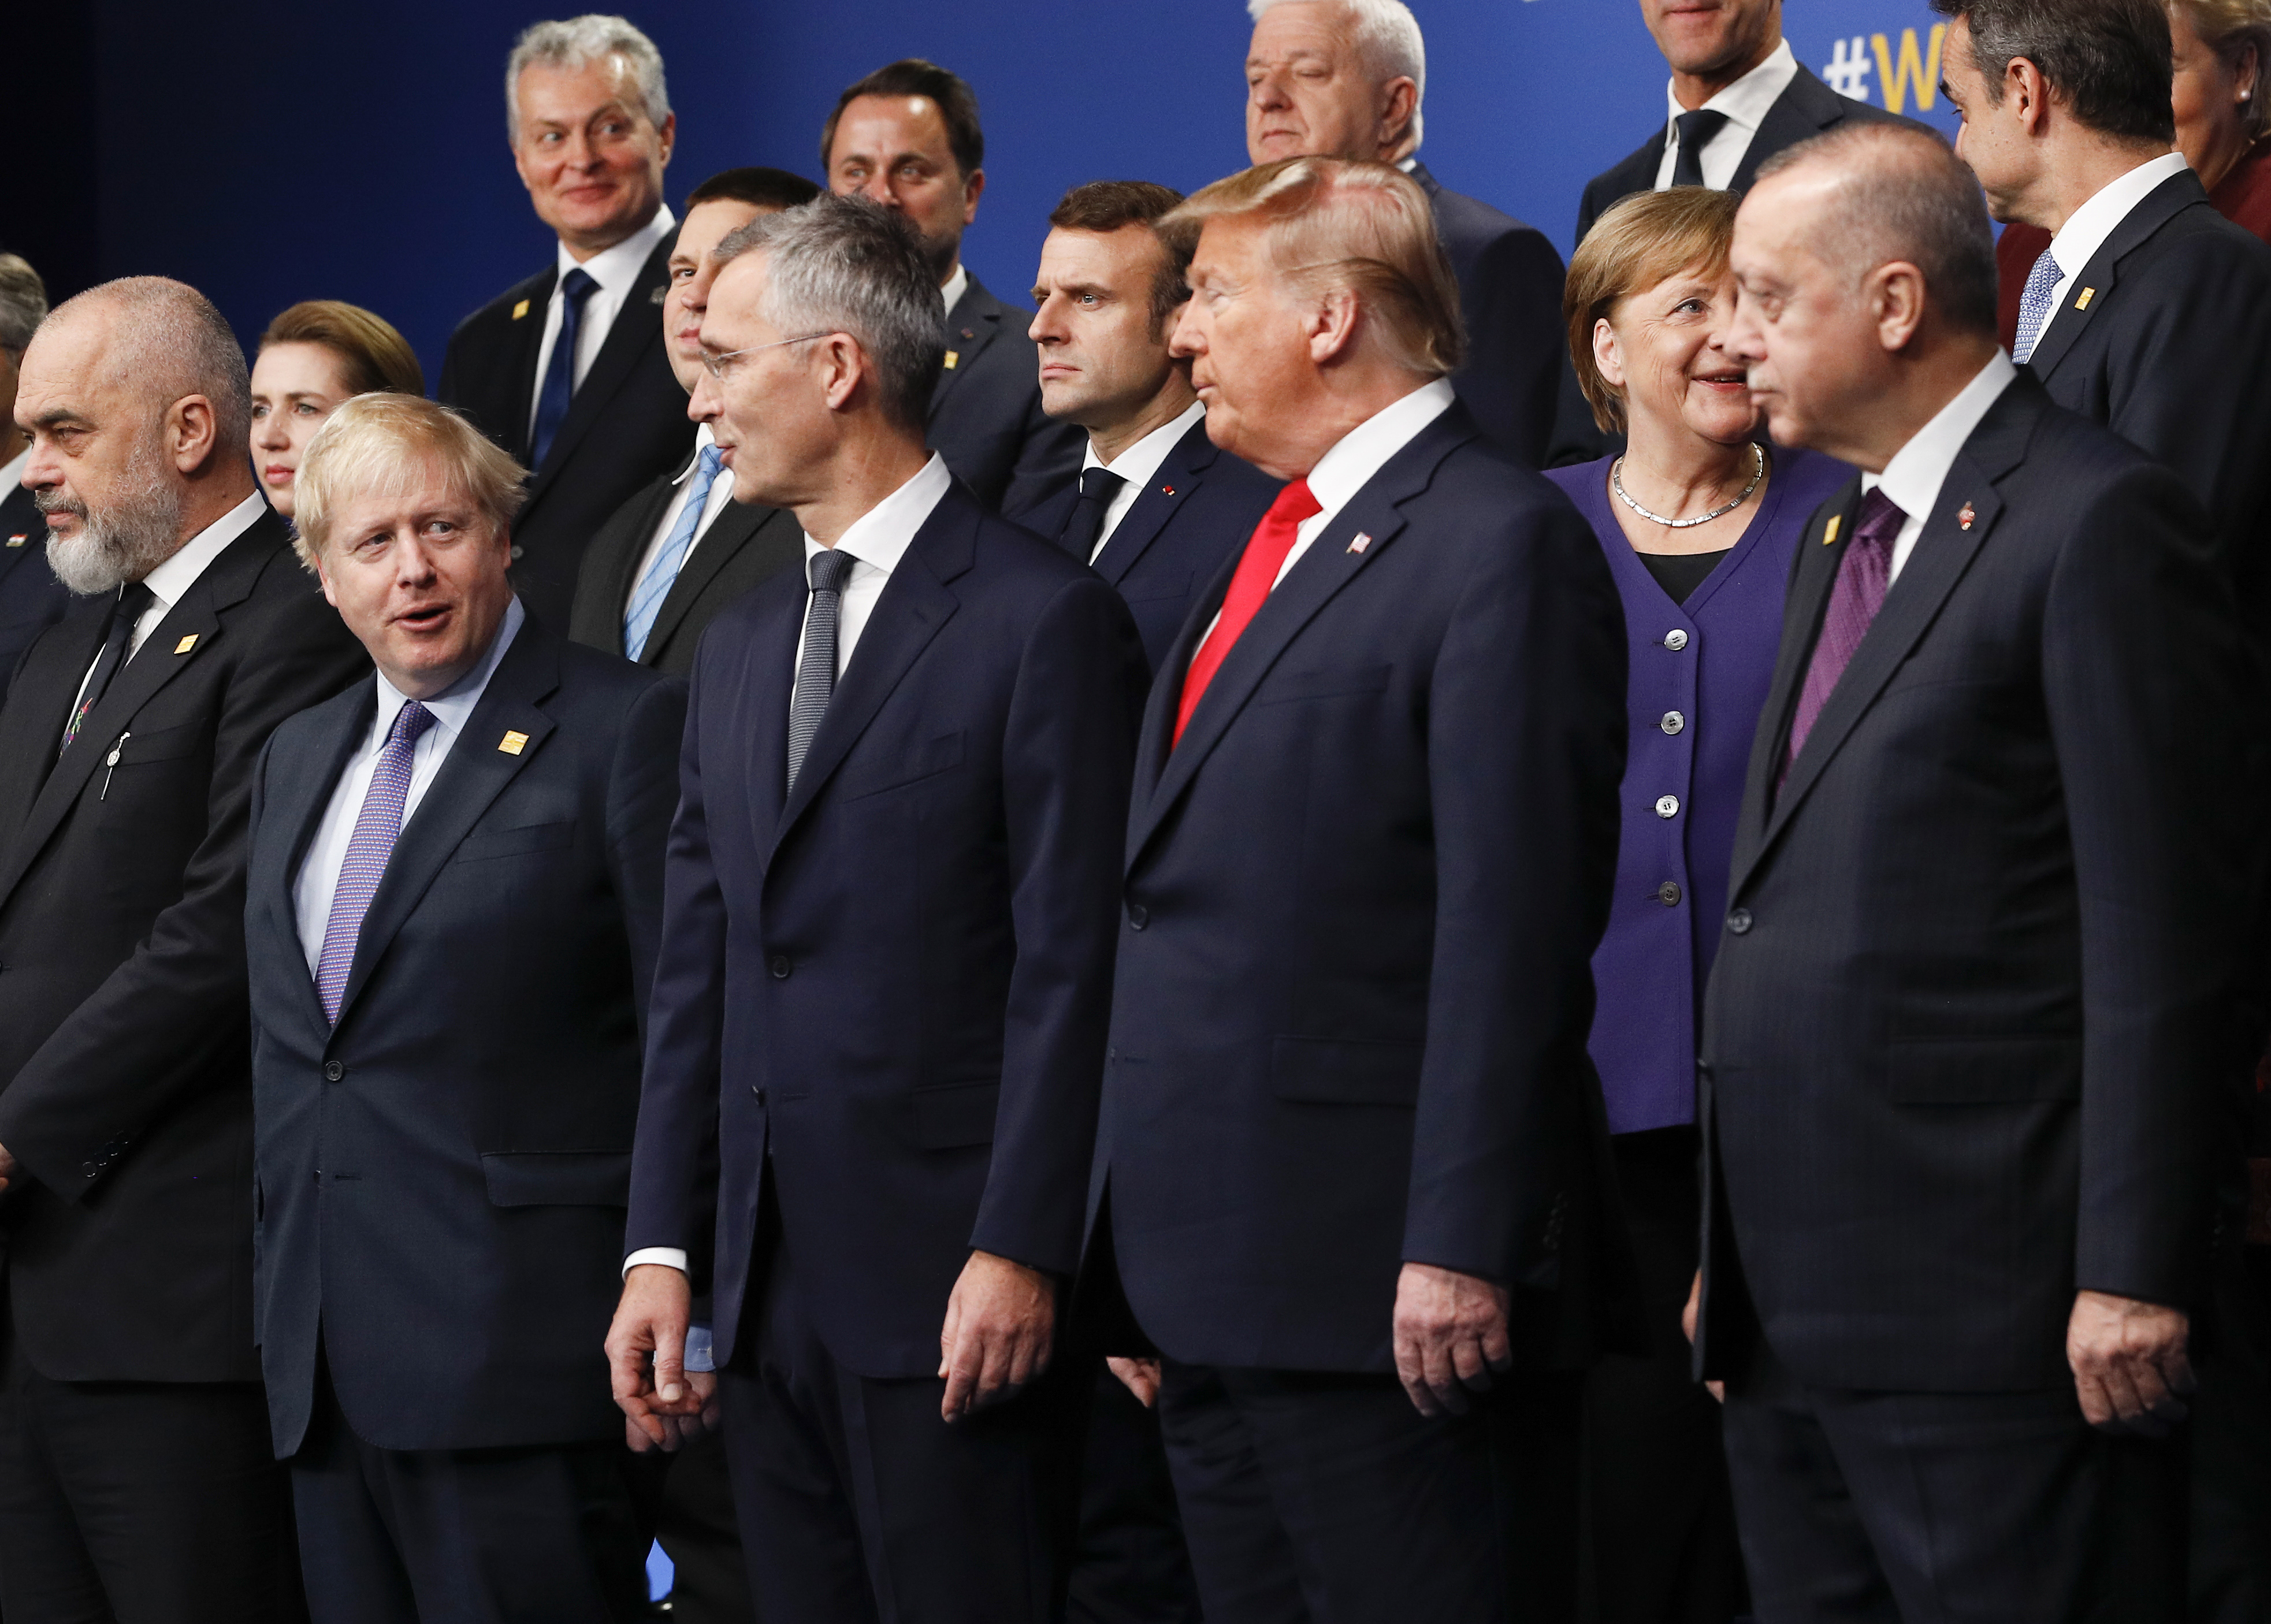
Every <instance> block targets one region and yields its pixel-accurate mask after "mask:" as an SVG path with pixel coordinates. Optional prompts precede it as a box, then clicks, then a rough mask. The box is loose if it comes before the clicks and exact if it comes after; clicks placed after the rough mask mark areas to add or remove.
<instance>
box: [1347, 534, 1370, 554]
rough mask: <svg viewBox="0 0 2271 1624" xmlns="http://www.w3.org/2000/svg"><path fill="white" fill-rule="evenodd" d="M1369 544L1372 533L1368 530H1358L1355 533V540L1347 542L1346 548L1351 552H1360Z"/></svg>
mask: <svg viewBox="0 0 2271 1624" xmlns="http://www.w3.org/2000/svg"><path fill="white" fill-rule="evenodd" d="M1371 545H1372V533H1371V532H1369V531H1365V530H1359V531H1358V532H1357V533H1356V540H1353V541H1351V542H1350V543H1349V544H1348V550H1349V551H1350V552H1351V553H1361V552H1362V551H1364V549H1365V548H1368V547H1370V546H1371Z"/></svg>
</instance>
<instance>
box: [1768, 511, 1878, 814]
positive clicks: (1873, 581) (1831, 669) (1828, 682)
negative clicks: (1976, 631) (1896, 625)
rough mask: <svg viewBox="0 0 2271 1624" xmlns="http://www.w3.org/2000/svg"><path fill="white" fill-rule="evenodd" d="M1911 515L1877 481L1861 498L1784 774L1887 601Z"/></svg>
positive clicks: (1802, 691) (1803, 691) (1839, 564)
mask: <svg viewBox="0 0 2271 1624" xmlns="http://www.w3.org/2000/svg"><path fill="white" fill-rule="evenodd" d="M1908 517H1909V516H1908V515H1907V514H1905V513H1903V512H1902V511H1901V510H1900V509H1898V508H1897V507H1895V506H1894V505H1893V499H1892V498H1891V497H1890V496H1888V495H1885V489H1884V487H1883V486H1881V485H1880V486H1879V487H1878V488H1876V489H1874V490H1873V491H1871V492H1870V493H1869V494H1868V495H1865V496H1864V497H1862V498H1861V520H1860V523H1859V524H1858V525H1855V526H1854V529H1853V539H1852V540H1850V541H1848V542H1847V543H1846V544H1845V556H1844V557H1843V558H1841V559H1839V560H1838V561H1837V579H1836V581H1835V583H1833V584H1832V585H1831V586H1830V588H1829V607H1828V609H1827V610H1825V611H1824V612H1823V614H1822V616H1821V636H1820V637H1817V638H1815V639H1814V643H1813V663H1812V664H1811V665H1809V666H1807V667H1806V686H1805V687H1804V688H1802V689H1799V690H1798V715H1797V717H1796V718H1795V719H1793V720H1792V721H1791V725H1790V754H1789V755H1788V756H1784V757H1783V769H1782V770H1783V775H1784V776H1785V777H1787V776H1788V775H1789V772H1790V764H1791V763H1792V762H1794V761H1796V760H1797V759H1798V751H1799V750H1800V749H1803V748H1804V747H1805V744H1806V734H1810V733H1812V732H1813V724H1814V721H1815V719H1817V718H1819V717H1820V716H1821V707H1822V706H1823V705H1826V704H1828V703H1829V696H1830V695H1831V693H1833V692H1834V691H1835V689H1836V687H1837V679H1838V678H1839V677H1841V676H1843V675H1844V674H1845V667H1846V666H1847V665H1848V664H1849V663H1850V661H1851V659H1852V658H1853V651H1854V650H1855V649H1858V648H1859V647H1860V646H1861V639H1862V638H1863V637H1865V636H1866V635H1867V633H1868V630H1869V622H1872V621H1873V620H1875V619H1876V618H1877V611H1878V610H1879V609H1880V608H1881V607H1883V606H1884V601H1885V588H1886V586H1887V585H1888V584H1889V583H1890V581H1891V578H1892V566H1893V541H1894V539H1895V537H1897V536H1898V535H1899V534H1900V533H1901V526H1902V525H1903V524H1905V523H1906V522H1907V520H1908Z"/></svg>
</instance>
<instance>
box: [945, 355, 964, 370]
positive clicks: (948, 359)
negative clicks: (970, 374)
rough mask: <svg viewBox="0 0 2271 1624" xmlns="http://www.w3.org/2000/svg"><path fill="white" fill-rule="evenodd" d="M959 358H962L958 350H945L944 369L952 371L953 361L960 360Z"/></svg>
mask: <svg viewBox="0 0 2271 1624" xmlns="http://www.w3.org/2000/svg"><path fill="white" fill-rule="evenodd" d="M961 359H962V352H960V351H959V350H949V351H947V353H946V369H947V370H948V371H949V372H951V371H953V370H954V363H955V362H956V361H960V360H961Z"/></svg>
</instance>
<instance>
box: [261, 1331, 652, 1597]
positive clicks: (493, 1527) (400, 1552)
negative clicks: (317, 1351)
mask: <svg viewBox="0 0 2271 1624" xmlns="http://www.w3.org/2000/svg"><path fill="white" fill-rule="evenodd" d="M316 1389H317V1390H316V1413H315V1415H314V1417H313V1418H312V1419H310V1421H309V1428H308V1436H307V1438H306V1441H304V1442H302V1445H301V1447H300V1452H299V1453H298V1454H296V1455H294V1456H293V1457H292V1463H291V1465H292V1498H293V1502H294V1507H295V1509H296V1510H297V1513H298V1516H299V1523H300V1553H301V1558H302V1564H303V1566H304V1567H305V1568H306V1571H307V1576H308V1604H309V1613H311V1614H312V1615H313V1617H314V1619H315V1624H629V1620H634V1619H637V1618H640V1617H642V1616H644V1613H645V1611H646V1547H647V1538H648V1531H647V1529H646V1528H645V1527H644V1525H643V1523H642V1522H641V1520H640V1518H639V1517H638V1516H637V1514H636V1513H635V1512H634V1510H633V1508H632V1496H631V1490H630V1485H629V1477H628V1474H627V1471H626V1466H627V1463H628V1462H629V1457H630V1452H629V1450H628V1449H625V1448H624V1447H623V1446H622V1444H621V1443H620V1442H607V1443H571V1444H561V1445H555V1446H552V1447H548V1448H532V1449H376V1448H374V1447H373V1446H371V1445H370V1444H368V1443H365V1442H364V1441H362V1440H361V1438H358V1437H357V1436H355V1434H354V1430H353V1429H352V1428H351V1427H348V1425H347V1422H346V1417H345V1416H344V1415H342V1414H341V1413H340V1412H339V1400H338V1398H337V1397H335V1396H334V1395H333V1393H332V1391H331V1379H330V1376H329V1374H327V1373H324V1372H323V1371H321V1370H319V1371H318V1372H317V1376H316Z"/></svg>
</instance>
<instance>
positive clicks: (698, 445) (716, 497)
mask: <svg viewBox="0 0 2271 1624" xmlns="http://www.w3.org/2000/svg"><path fill="white" fill-rule="evenodd" d="M592 297H593V298H595V299H596V298H598V297H599V295H598V294H592ZM717 443H718V438H717V436H715V435H713V434H711V432H710V425H709V424H707V423H704V424H703V425H702V427H701V428H697V429H696V430H695V431H694V456H693V458H692V459H691V460H689V462H688V463H687V465H686V467H685V471H684V472H682V473H680V474H679V476H678V477H677V479H675V480H672V481H671V483H672V484H673V485H674V486H675V487H676V489H674V491H672V492H671V495H670V505H669V506H668V507H666V508H665V509H663V510H662V520H661V522H660V523H659V524H658V525H655V527H654V533H653V534H652V535H651V536H649V537H648V538H647V542H646V550H645V551H644V552H643V553H641V554H640V555H639V562H638V568H637V570H633V571H631V597H632V598H636V597H637V596H638V589H639V585H640V584H641V583H642V582H644V580H645V579H646V572H647V571H648V570H652V569H653V568H654V561H655V560H656V559H657V558H659V557H660V556H661V555H662V544H663V543H664V542H666V541H667V540H670V533H671V532H672V531H674V530H675V529H677V528H678V521H679V518H680V517H681V515H682V514H684V513H685V511H686V503H687V499H688V498H689V496H691V495H693V494H694V471H695V470H696V468H698V467H700V466H702V453H703V452H704V451H708V450H709V449H710V448H711V446H713V445H715V444H717ZM731 501H733V470H732V469H731V468H720V469H719V470H718V477H717V478H716V479H714V480H711V481H710V499H709V500H708V501H707V502H704V503H703V504H702V517H701V518H700V519H698V520H697V521H696V523H695V525H694V535H693V538H692V539H691V540H689V541H688V542H687V544H686V558H692V557H693V556H694V549H695V548H697V547H700V546H701V545H702V538H703V536H704V533H707V532H708V530H709V528H710V526H711V525H714V524H716V523H717V522H718V516H719V514H720V513H723V512H724V511H725V510H726V503H729V502H731ZM678 567H679V568H680V569H681V570H684V569H685V568H686V559H681V560H680V561H679V564H678ZM624 607H625V609H626V610H628V609H629V599H626V600H624Z"/></svg>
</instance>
